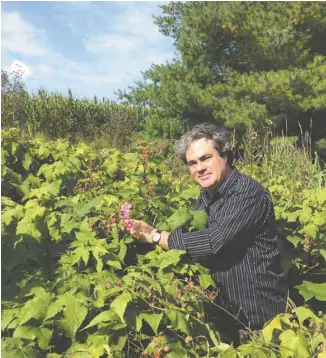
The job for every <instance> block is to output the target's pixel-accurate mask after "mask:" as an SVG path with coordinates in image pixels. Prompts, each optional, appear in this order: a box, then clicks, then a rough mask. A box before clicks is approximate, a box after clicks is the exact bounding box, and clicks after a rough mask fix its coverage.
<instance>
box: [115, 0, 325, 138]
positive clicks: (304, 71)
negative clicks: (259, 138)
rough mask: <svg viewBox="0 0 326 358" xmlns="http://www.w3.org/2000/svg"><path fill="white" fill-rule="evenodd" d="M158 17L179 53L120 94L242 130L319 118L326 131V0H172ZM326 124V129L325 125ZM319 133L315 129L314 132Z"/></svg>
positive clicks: (318, 126)
mask: <svg viewBox="0 0 326 358" xmlns="http://www.w3.org/2000/svg"><path fill="white" fill-rule="evenodd" d="M161 8H162V14H161V15H160V16H158V17H156V19H155V22H156V24H157V25H158V26H159V29H160V31H161V32H162V33H163V34H164V35H166V36H171V37H172V38H173V39H174V44H175V46H176V49H177V57H176V58H175V59H174V60H173V61H171V63H166V64H164V65H152V66H151V67H150V68H149V69H148V70H147V71H145V72H144V73H143V79H142V80H141V81H139V82H137V83H136V84H135V86H133V87H130V88H129V89H128V90H127V91H120V97H121V98H123V99H125V100H127V101H128V102H130V103H133V104H138V105H149V104H150V106H151V107H154V108H160V109H161V110H163V111H165V112H166V113H167V114H168V116H169V117H177V118H181V119H182V120H190V121H191V122H201V121H207V120H214V121H221V122H223V123H225V124H226V125H227V126H229V127H230V128H237V129H239V130H244V129H245V128H247V127H249V126H254V127H256V128H258V129H266V128H270V127H273V128H275V129H276V130H277V131H281V130H283V129H284V128H285V123H287V129H288V130H291V131H292V132H293V133H296V132H298V131H299V126H298V121H299V122H300V124H301V126H302V128H303V129H306V128H308V127H309V126H310V122H311V121H312V122H313V129H314V130H315V137H316V138H320V137H321V136H325V135H326V133H325V128H324V127H325V126H324V125H323V121H324V118H325V111H326V101H325V96H326V83H325V80H324V78H325V70H326V65H325V55H326V48H325V46H324V43H325V40H326V7H325V4H324V3H319V2H247V1H243V2H171V3H169V4H168V5H164V6H161ZM323 131H324V132H323ZM313 135H314V132H313Z"/></svg>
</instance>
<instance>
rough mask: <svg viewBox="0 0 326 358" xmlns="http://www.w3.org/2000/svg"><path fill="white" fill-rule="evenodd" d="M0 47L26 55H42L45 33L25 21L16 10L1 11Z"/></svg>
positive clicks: (45, 52)
mask: <svg viewBox="0 0 326 358" xmlns="http://www.w3.org/2000/svg"><path fill="white" fill-rule="evenodd" d="M1 40H2V49H5V50H8V51H11V52H14V53H18V54H22V55H26V56H44V55H46V54H47V53H48V49H47V48H46V47H45V46H44V45H43V44H44V42H45V41H46V33H45V31H44V30H42V29H38V28H36V27H35V26H33V25H32V24H31V23H29V22H27V21H25V20H24V19H23V18H22V17H21V15H20V14H19V13H18V12H2V26H1Z"/></svg>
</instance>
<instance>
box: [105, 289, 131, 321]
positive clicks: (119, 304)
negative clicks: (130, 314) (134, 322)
mask: <svg viewBox="0 0 326 358" xmlns="http://www.w3.org/2000/svg"><path fill="white" fill-rule="evenodd" d="M131 299H132V297H131V295H130V293H129V292H123V293H122V294H121V295H120V296H118V297H116V298H115V299H114V300H113V302H112V303H111V306H110V307H111V308H112V309H113V311H114V312H115V313H116V314H117V315H118V316H119V317H120V318H121V321H122V322H124V318H123V316H124V314H125V311H126V307H127V304H128V303H129V302H130V301H131Z"/></svg>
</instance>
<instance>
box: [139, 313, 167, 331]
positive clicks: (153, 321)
mask: <svg viewBox="0 0 326 358" xmlns="http://www.w3.org/2000/svg"><path fill="white" fill-rule="evenodd" d="M140 318H141V319H143V320H144V321H146V322H147V323H148V324H149V325H150V327H151V328H152V330H153V332H154V333H155V334H157V329H158V326H159V325H160V322H161V320H162V318H163V314H162V313H160V314H155V313H142V314H141V315H140Z"/></svg>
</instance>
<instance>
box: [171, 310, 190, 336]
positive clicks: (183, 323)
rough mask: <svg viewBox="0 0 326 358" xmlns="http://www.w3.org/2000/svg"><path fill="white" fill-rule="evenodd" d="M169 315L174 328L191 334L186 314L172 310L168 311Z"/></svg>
mask: <svg viewBox="0 0 326 358" xmlns="http://www.w3.org/2000/svg"><path fill="white" fill-rule="evenodd" d="M168 317H169V319H170V321H171V325H172V327H173V328H174V329H178V330H180V331H181V332H183V333H187V334H190V328H189V325H188V322H187V319H186V318H185V316H184V315H183V314H182V313H181V312H179V311H177V310H171V311H170V312H169V313H168Z"/></svg>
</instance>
